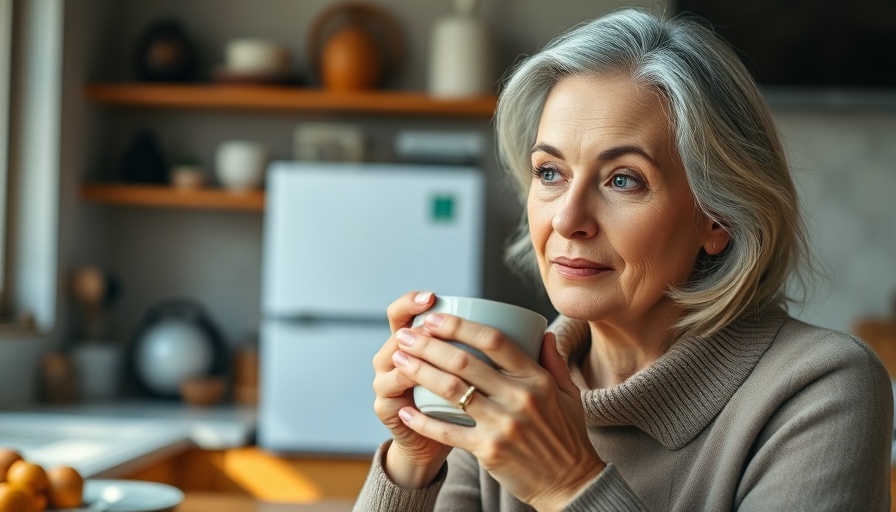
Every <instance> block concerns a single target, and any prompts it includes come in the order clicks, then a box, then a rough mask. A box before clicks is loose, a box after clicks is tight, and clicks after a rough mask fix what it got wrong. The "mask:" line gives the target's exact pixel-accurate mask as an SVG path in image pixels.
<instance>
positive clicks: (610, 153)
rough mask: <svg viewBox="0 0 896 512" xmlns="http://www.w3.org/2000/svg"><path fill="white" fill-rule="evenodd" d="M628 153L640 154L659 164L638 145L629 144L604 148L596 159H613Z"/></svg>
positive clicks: (654, 163) (655, 164)
mask: <svg viewBox="0 0 896 512" xmlns="http://www.w3.org/2000/svg"><path fill="white" fill-rule="evenodd" d="M629 154H635V155H640V156H642V157H644V158H645V159H647V160H648V161H649V162H650V163H651V164H653V165H654V166H657V167H659V165H658V164H657V163H656V160H654V159H653V157H652V156H650V155H648V154H647V152H646V151H644V150H643V149H641V148H640V147H638V146H631V145H625V146H616V147H613V148H610V149H605V150H603V151H601V152H600V154H599V155H597V159H598V160H613V159H614V158H618V157H620V156H623V155H629Z"/></svg>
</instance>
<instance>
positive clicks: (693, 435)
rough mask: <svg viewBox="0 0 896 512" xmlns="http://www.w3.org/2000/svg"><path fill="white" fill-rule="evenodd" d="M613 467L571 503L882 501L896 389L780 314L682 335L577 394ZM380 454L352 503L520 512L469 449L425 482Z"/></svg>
mask: <svg viewBox="0 0 896 512" xmlns="http://www.w3.org/2000/svg"><path fill="white" fill-rule="evenodd" d="M552 330H554V331H555V332H557V334H558V340H560V341H558V346H559V348H560V352H561V353H562V354H564V355H565V356H567V358H568V360H569V361H571V364H570V367H571V371H573V372H575V371H577V370H576V364H575V361H577V360H579V359H580V357H581V354H583V353H584V352H585V351H587V348H588V344H589V341H588V340H589V336H588V330H587V325H586V324H584V323H582V322H574V321H570V320H566V319H562V320H561V321H558V322H555V324H554V326H552ZM582 401H583V402H584V405H585V414H586V419H587V422H588V425H589V434H590V437H591V440H592V442H593V444H594V447H595V449H596V450H597V452H598V454H599V455H600V457H601V458H602V459H603V460H604V461H606V462H607V463H608V464H609V466H608V467H607V468H606V469H605V470H604V471H603V472H602V473H601V474H600V475H599V476H598V477H597V478H596V479H595V480H594V481H593V482H592V483H591V484H590V485H589V486H588V487H587V488H586V489H585V490H584V491H583V492H582V493H581V494H580V495H579V496H578V497H577V498H576V499H575V501H574V502H573V503H572V504H571V505H570V506H569V507H568V508H567V510H570V511H617V510H618V511H629V510H632V511H634V510H653V511H662V510H676V511H688V512H691V511H723V510H740V511H762V512H765V511H774V510H784V511H787V512H796V511H813V512H816V511H837V512H842V511H850V510H855V511H885V510H889V509H890V508H889V503H890V448H891V442H892V437H893V397H892V391H891V385H890V380H889V377H888V375H887V373H886V371H885V370H884V368H883V366H882V365H881V363H880V361H879V360H878V359H877V357H876V356H875V355H874V353H873V352H872V351H871V350H869V348H868V347H867V346H866V345H865V344H864V343H863V342H861V341H860V340H857V339H855V338H853V337H851V336H848V335H846V334H843V333H839V332H836V331H831V330H827V329H821V328H817V327H813V326H810V325H807V324H804V323H802V322H799V321H797V320H794V319H791V318H788V317H787V316H786V315H784V314H783V313H780V312H774V313H772V314H768V315H765V316H764V317H763V318H760V319H744V320H741V321H739V322H737V323H735V324H733V325H731V326H729V327H728V328H727V329H725V330H724V331H722V332H720V333H719V334H717V335H715V336H712V337H710V338H705V339H697V338H685V339H682V340H680V341H678V342H677V343H676V344H675V345H673V346H672V348H671V349H670V350H669V351H668V352H667V353H666V354H664V355H663V356H662V357H661V358H660V359H658V360H657V361H656V362H655V363H654V364H653V365H651V366H650V367H648V368H646V369H644V370H642V371H641V372H639V373H637V374H635V375H633V376H632V377H631V378H629V379H628V380H627V381H626V382H624V383H622V384H620V385H619V386H616V387H613V388H607V389H593V390H588V389H585V390H582ZM387 446H388V443H386V444H384V445H383V447H381V448H380V450H379V451H378V452H377V455H376V456H375V458H374V462H373V465H372V467H371V470H370V474H369V476H368V478H367V482H366V483H365V486H364V488H363V489H362V491H361V494H360V496H359V497H358V500H357V502H356V504H355V510H357V511H364V512H370V511H394V512H397V511H414V512H426V511H430V510H438V511H448V512H455V511H456V512H475V511H483V512H493V511H494V512H517V511H529V510H532V509H531V508H530V507H528V506H526V505H525V504H523V503H521V502H519V501H518V500H516V499H515V498H514V497H513V496H511V495H510V494H509V493H507V492H504V491H503V490H502V489H501V488H500V487H499V486H498V484H497V483H496V482H495V481H494V480H493V479H492V478H491V477H490V476H489V475H488V474H487V473H486V472H485V471H483V470H481V469H480V468H479V465H478V464H477V461H476V459H475V458H474V457H472V456H471V455H470V454H469V453H467V452H464V451H462V450H454V451H453V452H452V453H451V455H450V456H449V458H448V462H447V463H446V467H445V468H443V470H442V472H441V473H440V474H439V476H438V477H437V478H436V480H435V481H434V482H433V483H432V484H431V485H430V486H429V487H427V488H425V489H422V490H414V491H412V490H407V489H402V488H399V487H397V486H395V485H394V484H392V482H391V481H390V480H389V479H388V477H387V476H386V475H385V473H384V472H383V469H382V465H381V457H382V454H383V453H384V451H385V448H386V447H387Z"/></svg>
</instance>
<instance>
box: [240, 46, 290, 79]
mask: <svg viewBox="0 0 896 512" xmlns="http://www.w3.org/2000/svg"><path fill="white" fill-rule="evenodd" d="M224 59H225V62H226V65H227V70H228V71H230V72H232V73H239V74H245V75H275V74H278V73H283V72H285V71H286V69H287V67H288V66H289V52H288V51H287V50H286V48H285V47H284V46H283V45H280V44H277V43H275V42H273V41H268V40H265V39H251V38H242V39H234V40H232V41H229V42H228V43H227V46H226V47H225V48H224Z"/></svg>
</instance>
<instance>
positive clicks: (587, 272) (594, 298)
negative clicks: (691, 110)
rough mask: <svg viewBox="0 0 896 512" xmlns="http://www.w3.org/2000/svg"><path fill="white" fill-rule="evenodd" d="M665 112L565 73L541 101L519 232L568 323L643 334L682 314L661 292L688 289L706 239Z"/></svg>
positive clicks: (629, 87)
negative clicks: (621, 325) (614, 325)
mask: <svg viewBox="0 0 896 512" xmlns="http://www.w3.org/2000/svg"><path fill="white" fill-rule="evenodd" d="M666 107H667V105H666V104H665V100H664V99H662V98H661V97H660V96H659V95H658V94H656V93H655V92H654V91H653V90H652V89H649V88H647V87H643V86H640V85H638V84H636V83H635V82H633V81H632V80H630V79H627V78H623V77H617V76H606V75H596V76H570V77H567V78H564V79H563V80H561V81H560V82H558V83H557V84H556V85H555V86H554V88H553V89H552V91H551V92H550V94H549V95H548V98H547V103H546V104H545V107H544V111H543V113H542V116H541V121H540V122H539V125H538V135H537V137H536V142H535V145H534V146H533V148H532V168H533V177H532V184H531V187H530V189H529V199H528V216H529V228H530V234H531V237H532V243H533V244H534V246H535V254H536V256H537V259H538V266H539V270H540V272H541V277H542V280H543V281H544V284H545V287H546V288H547V291H548V295H549V296H550V298H551V302H552V303H553V304H554V307H556V308H557V310H558V311H560V312H561V313H563V314H565V315H567V316H570V317H573V318H580V319H586V320H597V321H602V320H604V321H607V320H610V321H613V322H627V323H631V322H638V325H639V326H640V327H641V328H644V327H648V326H649V325H650V322H651V320H657V321H659V322H665V323H666V324H668V321H669V319H670V316H671V317H674V318H677V317H678V316H679V315H680V314H681V312H680V311H679V310H678V308H677V306H675V305H674V304H673V302H672V301H671V300H670V299H669V298H667V297H666V295H665V293H666V292H667V291H668V290H669V288H670V287H671V286H675V285H681V284H683V283H685V282H686V281H687V280H688V278H689V277H690V275H691V271H692V269H693V268H694V265H695V262H696V259H697V255H698V253H699V251H700V249H701V248H702V247H704V245H707V250H709V247H708V244H709V243H710V232H711V231H713V230H712V222H711V221H710V220H709V219H708V218H707V217H706V216H705V215H703V214H701V213H700V212H699V211H698V209H697V208H696V204H695V201H694V197H693V195H692V194H691V190H690V188H689V186H688V182H687V178H686V177H685V173H684V168H683V166H682V164H681V160H680V158H679V156H678V153H677V150H676V148H675V145H674V143H673V133H672V129H671V127H670V123H669V120H668V118H667V117H666V113H665V112H666V110H667V108H666ZM712 252H716V251H712ZM645 322H646V323H645Z"/></svg>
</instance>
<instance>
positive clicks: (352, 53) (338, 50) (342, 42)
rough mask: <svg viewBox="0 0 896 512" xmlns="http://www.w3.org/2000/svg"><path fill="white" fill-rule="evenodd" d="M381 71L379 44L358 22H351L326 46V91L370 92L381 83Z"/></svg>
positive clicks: (323, 75)
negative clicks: (363, 90) (368, 90)
mask: <svg viewBox="0 0 896 512" xmlns="http://www.w3.org/2000/svg"><path fill="white" fill-rule="evenodd" d="M382 72H383V56H382V52H381V51H380V48H379V44H378V43H377V41H376V40H375V39H374V38H373V37H372V36H371V35H370V34H368V33H367V32H366V31H365V30H364V28H363V27H362V26H361V24H360V23H358V22H349V23H348V24H347V25H345V26H344V27H342V28H341V29H340V30H339V31H337V32H336V33H335V34H333V35H332V36H331V37H330V39H328V40H327V42H326V44H325V45H324V48H323V53H322V59H321V75H322V79H323V84H324V87H326V88H327V89H334V90H357V89H370V88H373V87H376V86H377V85H378V84H379V82H380V79H381V78H382Z"/></svg>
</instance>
